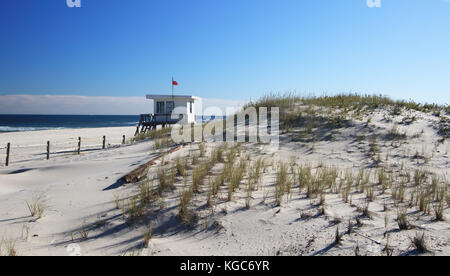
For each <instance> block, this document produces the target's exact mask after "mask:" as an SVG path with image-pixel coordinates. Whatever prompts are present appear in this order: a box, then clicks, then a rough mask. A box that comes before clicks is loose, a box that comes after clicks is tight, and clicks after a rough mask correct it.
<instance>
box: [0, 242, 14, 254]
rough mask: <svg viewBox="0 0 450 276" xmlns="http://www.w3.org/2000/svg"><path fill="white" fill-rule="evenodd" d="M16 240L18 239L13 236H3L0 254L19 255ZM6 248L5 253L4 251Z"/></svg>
mask: <svg viewBox="0 0 450 276" xmlns="http://www.w3.org/2000/svg"><path fill="white" fill-rule="evenodd" d="M16 242H17V240H15V239H12V238H7V239H5V238H2V239H1V240H0V256H7V257H15V256H17V249H16ZM3 248H4V251H5V252H4V253H3Z"/></svg>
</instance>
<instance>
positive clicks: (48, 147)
mask: <svg viewBox="0 0 450 276" xmlns="http://www.w3.org/2000/svg"><path fill="white" fill-rule="evenodd" d="M49 159H50V141H47V160H49Z"/></svg>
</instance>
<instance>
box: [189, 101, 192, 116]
mask: <svg viewBox="0 0 450 276" xmlns="http://www.w3.org/2000/svg"><path fill="white" fill-rule="evenodd" d="M189 113H192V102H189Z"/></svg>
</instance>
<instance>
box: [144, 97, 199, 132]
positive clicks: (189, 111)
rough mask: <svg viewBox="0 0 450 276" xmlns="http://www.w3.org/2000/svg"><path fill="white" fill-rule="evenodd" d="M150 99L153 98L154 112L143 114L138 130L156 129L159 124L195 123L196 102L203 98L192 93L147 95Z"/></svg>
mask: <svg viewBox="0 0 450 276" xmlns="http://www.w3.org/2000/svg"><path fill="white" fill-rule="evenodd" d="M146 98H147V99H148V100H153V114H141V119H140V122H139V125H138V129H137V131H136V132H139V127H141V130H140V132H145V131H147V130H149V129H155V128H156V127H157V126H158V125H162V126H163V127H165V126H166V125H171V124H176V123H181V124H190V123H195V108H196V103H199V102H200V101H201V98H199V97H195V96H190V95H158V94H149V95H146Z"/></svg>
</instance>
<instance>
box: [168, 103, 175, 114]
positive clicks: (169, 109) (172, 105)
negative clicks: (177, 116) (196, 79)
mask: <svg viewBox="0 0 450 276" xmlns="http://www.w3.org/2000/svg"><path fill="white" fill-rule="evenodd" d="M174 108H175V103H174V102H166V113H172V111H173V109H174Z"/></svg>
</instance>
